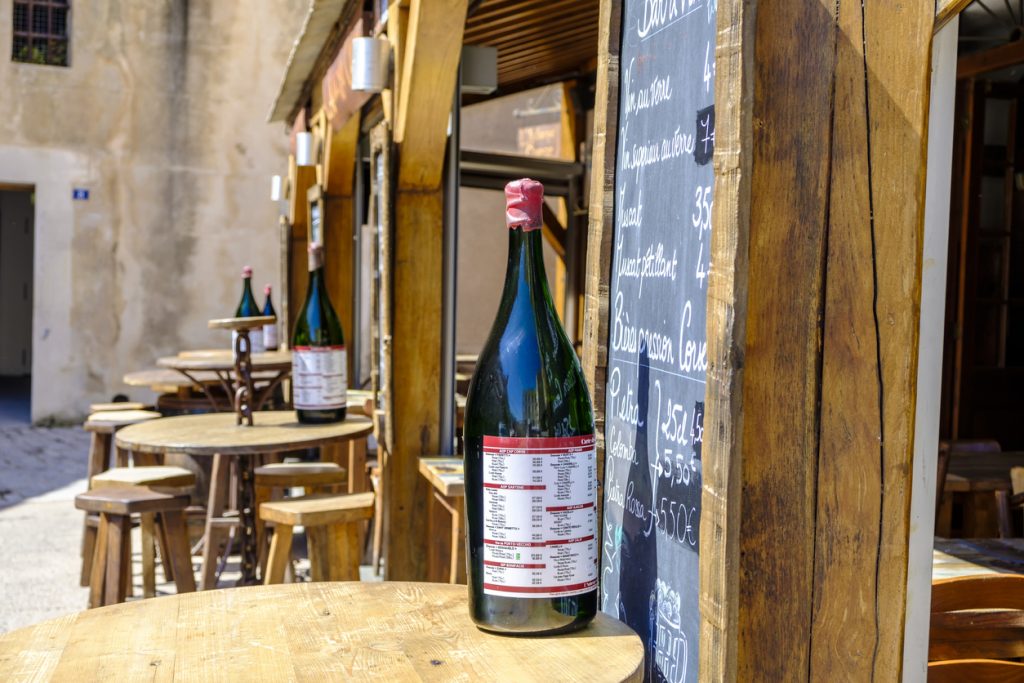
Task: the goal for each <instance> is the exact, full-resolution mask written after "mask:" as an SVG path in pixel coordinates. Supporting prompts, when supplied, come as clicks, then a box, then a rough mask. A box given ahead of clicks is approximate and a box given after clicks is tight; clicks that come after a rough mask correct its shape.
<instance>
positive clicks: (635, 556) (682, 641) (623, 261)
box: [601, 0, 717, 683]
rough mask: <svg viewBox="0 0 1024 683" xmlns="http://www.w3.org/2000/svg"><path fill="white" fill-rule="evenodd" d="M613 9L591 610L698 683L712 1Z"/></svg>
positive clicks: (633, 0)
mask: <svg viewBox="0 0 1024 683" xmlns="http://www.w3.org/2000/svg"><path fill="white" fill-rule="evenodd" d="M622 4H623V17H622V24H621V26H622V50H621V58H620V65H619V68H620V82H619V93H620V96H619V113H618V141H617V149H616V163H615V219H614V225H615V232H614V242H613V256H612V274H611V288H610V294H609V296H610V301H609V315H610V320H609V325H608V327H609V339H608V380H607V385H606V399H607V400H606V404H605V405H606V408H605V430H606V432H605V445H606V467H605V484H604V491H605V494H604V496H605V497H604V510H605V515H604V522H603V524H604V528H603V530H602V535H603V550H604V552H603V559H602V568H601V575H602V588H601V608H602V610H604V611H605V612H607V613H608V614H610V615H612V616H615V617H618V618H619V619H621V620H622V621H624V622H625V623H627V624H629V625H630V626H631V627H632V628H633V629H634V630H635V631H636V632H637V633H639V634H640V637H641V638H642V639H643V641H644V643H645V644H646V653H645V658H646V661H645V668H646V671H645V677H646V680H649V681H663V680H664V681H672V682H673V683H675V682H677V681H696V680H697V646H698V641H699V625H700V615H699V610H698V589H699V586H698V561H697V552H698V547H699V538H698V532H699V529H700V514H701V510H700V497H701V441H702V436H703V420H704V384H705V375H706V371H707V339H706V332H705V322H706V318H707V278H708V272H709V271H710V270H711V268H712V265H713V264H712V263H711V261H710V258H709V256H710V254H709V250H710V246H711V245H710V239H709V238H710V234H711V203H712V187H713V185H714V182H713V180H714V176H713V171H712V166H711V158H712V154H713V152H714V144H715V107H714V91H715V88H714V80H715V11H716V4H717V3H716V0H623V3H622ZM609 125H611V121H609Z"/></svg>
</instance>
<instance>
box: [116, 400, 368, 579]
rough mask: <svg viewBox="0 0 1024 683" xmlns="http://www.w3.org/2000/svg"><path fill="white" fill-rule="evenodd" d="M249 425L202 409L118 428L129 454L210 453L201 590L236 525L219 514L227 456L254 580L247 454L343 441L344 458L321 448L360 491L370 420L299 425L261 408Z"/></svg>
mask: <svg viewBox="0 0 1024 683" xmlns="http://www.w3.org/2000/svg"><path fill="white" fill-rule="evenodd" d="M253 418H254V421H255V424H253V426H251V427H249V426H245V425H238V424H236V423H235V414H234V413H233V412H231V413H207V414H205V415H181V416H178V417H165V418H161V419H159V420H150V421H149V422H144V423H141V424H137V425H132V426H130V427H125V428H124V429H122V430H120V431H119V432H117V440H116V444H117V447H118V448H123V449H125V450H128V451H131V452H133V453H154V454H162V455H166V454H168V453H184V454H188V455H193V456H201V455H208V456H213V458H214V460H213V474H212V476H211V485H210V499H209V502H208V504H207V509H206V530H205V532H204V536H203V538H204V546H203V577H202V582H201V585H202V588H204V589H205V588H212V587H213V585H214V570H215V564H216V560H217V548H218V545H219V543H218V540H219V539H220V538H223V536H224V534H226V533H227V530H228V529H229V528H230V527H231V526H233V525H235V524H236V523H238V521H236V520H232V519H228V518H225V517H224V509H225V507H226V505H227V482H228V466H229V464H230V463H229V459H230V458H232V457H233V458H236V459H237V460H238V472H239V476H238V511H239V517H240V520H239V521H240V522H241V527H242V539H243V542H242V578H241V579H240V583H241V584H243V585H248V584H251V583H254V582H255V581H256V541H255V538H256V536H255V522H256V520H255V516H256V511H255V509H254V492H253V462H252V456H254V455H260V454H274V453H283V452H286V451H294V450H299V449H304V448H315V447H331V446H338V445H340V444H342V443H345V442H347V443H348V444H349V449H348V459H347V462H340V461H341V456H340V452H339V451H338V450H336V449H335V450H332V449H330V448H325V449H324V452H325V454H326V456H327V459H330V460H333V461H335V462H338V464H340V465H343V466H347V467H348V473H349V474H348V476H349V490H350V491H352V492H357V491H362V490H363V489H364V488H365V487H364V485H363V484H364V482H365V475H364V471H365V469H366V436H367V435H368V434H370V432H372V431H373V423H372V422H371V421H370V420H369V419H367V418H365V417H358V416H353V417H350V418H348V419H346V420H345V421H344V422H335V423H332V424H320V425H304V424H299V422H298V421H297V420H296V418H295V413H294V412H293V411H290V410H288V411H264V412H256V413H254V414H253Z"/></svg>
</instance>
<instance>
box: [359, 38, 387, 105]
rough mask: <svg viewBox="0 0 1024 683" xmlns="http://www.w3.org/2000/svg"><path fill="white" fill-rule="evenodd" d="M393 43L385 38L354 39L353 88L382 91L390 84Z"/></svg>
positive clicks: (364, 90) (362, 90)
mask: <svg viewBox="0 0 1024 683" xmlns="http://www.w3.org/2000/svg"><path fill="white" fill-rule="evenodd" d="M390 58H391V44H390V43H388V41H387V40H386V39H385V38H367V37H360V38H354V39H353V40H352V89H353V90H357V91H360V92H380V91H381V90H383V89H384V88H386V87H387V86H388V67H390V66H391V64H390Z"/></svg>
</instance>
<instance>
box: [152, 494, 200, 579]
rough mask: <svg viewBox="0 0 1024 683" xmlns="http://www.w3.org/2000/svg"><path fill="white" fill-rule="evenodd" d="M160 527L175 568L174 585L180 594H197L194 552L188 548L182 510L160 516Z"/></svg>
mask: <svg viewBox="0 0 1024 683" xmlns="http://www.w3.org/2000/svg"><path fill="white" fill-rule="evenodd" d="M160 526H161V527H162V528H163V533H164V538H166V539H167V547H168V550H169V552H168V555H169V559H170V561H171V565H172V566H173V567H174V585H175V586H177V588H178V592H179V593H193V592H195V590H196V577H195V574H193V573H192V551H191V550H190V549H189V546H188V533H187V532H186V531H185V516H184V515H183V514H182V513H181V511H180V510H171V511H169V512H163V513H161V514H160Z"/></svg>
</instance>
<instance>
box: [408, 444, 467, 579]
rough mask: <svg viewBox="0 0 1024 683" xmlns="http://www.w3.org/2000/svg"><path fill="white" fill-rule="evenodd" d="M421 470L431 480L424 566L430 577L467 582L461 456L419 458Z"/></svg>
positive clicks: (463, 478) (463, 477)
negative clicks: (427, 538) (428, 540)
mask: <svg viewBox="0 0 1024 683" xmlns="http://www.w3.org/2000/svg"><path fill="white" fill-rule="evenodd" d="M419 464H420V474H421V475H423V477H424V478H425V479H426V480H427V481H429V482H430V486H431V496H430V505H429V507H428V508H427V529H428V534H429V537H430V546H429V547H428V550H427V568H428V572H429V578H430V580H431V581H448V582H449V583H466V515H465V514H464V512H463V503H464V500H463V499H464V497H465V486H464V482H465V475H464V474H463V471H462V458H455V457H440V458H420V463H419Z"/></svg>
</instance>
